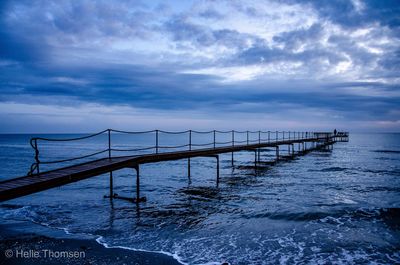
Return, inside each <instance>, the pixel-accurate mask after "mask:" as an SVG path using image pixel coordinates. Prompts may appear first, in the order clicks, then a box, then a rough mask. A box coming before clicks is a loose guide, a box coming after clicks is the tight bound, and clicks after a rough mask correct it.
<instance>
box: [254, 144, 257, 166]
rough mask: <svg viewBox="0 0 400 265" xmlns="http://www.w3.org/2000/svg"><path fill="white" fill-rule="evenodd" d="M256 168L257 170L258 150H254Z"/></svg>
mask: <svg viewBox="0 0 400 265" xmlns="http://www.w3.org/2000/svg"><path fill="white" fill-rule="evenodd" d="M254 168H255V169H257V149H254Z"/></svg>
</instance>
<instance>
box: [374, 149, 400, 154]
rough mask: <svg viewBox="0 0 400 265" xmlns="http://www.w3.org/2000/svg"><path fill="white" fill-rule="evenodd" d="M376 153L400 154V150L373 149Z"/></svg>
mask: <svg viewBox="0 0 400 265" xmlns="http://www.w3.org/2000/svg"><path fill="white" fill-rule="evenodd" d="M371 152H375V153H388V154H400V150H373V151H371Z"/></svg>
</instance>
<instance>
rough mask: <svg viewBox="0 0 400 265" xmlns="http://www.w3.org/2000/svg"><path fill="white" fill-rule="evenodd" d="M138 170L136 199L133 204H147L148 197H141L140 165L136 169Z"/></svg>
mask: <svg viewBox="0 0 400 265" xmlns="http://www.w3.org/2000/svg"><path fill="white" fill-rule="evenodd" d="M134 168H135V170H136V198H134V199H133V202H135V203H140V202H145V201H146V197H140V169H139V165H136V166H135V167H134ZM122 199H123V197H122Z"/></svg>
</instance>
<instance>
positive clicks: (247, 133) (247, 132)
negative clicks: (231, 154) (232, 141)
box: [246, 131, 249, 145]
mask: <svg viewBox="0 0 400 265" xmlns="http://www.w3.org/2000/svg"><path fill="white" fill-rule="evenodd" d="M246 135H247V145H249V131H246Z"/></svg>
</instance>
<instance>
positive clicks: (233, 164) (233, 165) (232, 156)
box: [231, 152, 234, 168]
mask: <svg viewBox="0 0 400 265" xmlns="http://www.w3.org/2000/svg"><path fill="white" fill-rule="evenodd" d="M231 163H232V168H233V167H234V164H233V152H232V157H231Z"/></svg>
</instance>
